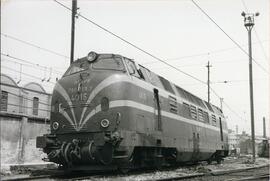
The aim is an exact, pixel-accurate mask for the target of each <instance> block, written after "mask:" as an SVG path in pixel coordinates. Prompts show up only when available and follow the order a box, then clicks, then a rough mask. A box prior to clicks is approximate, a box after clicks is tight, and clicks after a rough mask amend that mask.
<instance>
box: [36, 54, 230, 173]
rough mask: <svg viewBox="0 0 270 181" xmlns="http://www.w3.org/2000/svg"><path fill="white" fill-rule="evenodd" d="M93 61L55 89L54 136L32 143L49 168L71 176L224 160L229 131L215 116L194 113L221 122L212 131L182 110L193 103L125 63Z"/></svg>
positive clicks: (112, 58)
mask: <svg viewBox="0 0 270 181" xmlns="http://www.w3.org/2000/svg"><path fill="white" fill-rule="evenodd" d="M104 59H108V60H106V63H107V64H109V65H110V66H112V67H114V68H111V67H108V65H105V64H104V63H102V62H101V61H102V60H104ZM109 60H110V61H111V62H110V61H109ZM96 61H97V64H95V63H91V64H90V63H89V61H87V60H86V58H83V59H80V60H78V61H76V62H75V63H74V65H73V66H71V67H70V68H69V69H68V71H67V73H66V74H65V76H64V77H63V78H62V79H61V80H59V81H58V82H57V84H56V86H55V88H54V92H53V97H52V113H51V133H50V134H47V135H44V136H41V137H38V138H37V147H38V148H43V150H44V152H45V153H47V154H48V159H49V161H53V162H55V163H58V164H61V165H64V166H66V167H68V168H72V169H83V168H87V169H89V168H90V169H97V168H99V167H100V166H101V167H102V168H104V166H106V167H111V168H117V167H118V168H119V167H120V168H125V167H129V168H130V167H142V166H162V165H163V164H174V163H176V162H198V161H202V160H208V161H210V160H220V159H221V158H222V157H224V156H226V155H227V153H228V152H227V150H228V144H227V141H228V138H227V126H226V122H225V119H224V116H223V114H222V113H221V112H220V111H219V110H218V109H217V108H215V107H213V108H212V110H209V109H205V108H207V106H204V107H198V110H199V109H200V110H201V111H204V112H205V113H206V112H207V114H208V115H212V116H215V117H216V118H218V119H217V121H216V123H215V124H216V125H213V123H212V121H211V119H209V117H208V120H209V122H204V121H202V119H199V118H196V119H195V118H194V117H192V116H191V114H192V113H191V112H190V110H188V109H187V108H186V105H192V104H193V103H192V102H190V101H189V100H186V99H183V98H182V97H181V96H180V93H179V92H177V91H174V94H172V93H171V92H168V91H166V90H164V89H162V88H160V87H158V86H155V85H153V84H150V83H149V82H147V81H145V80H144V79H142V77H140V76H138V75H137V76H134V72H132V71H131V70H130V68H129V67H128V66H129V65H128V63H127V62H126V61H128V60H127V59H125V58H123V57H121V56H116V55H111V54H110V55H107V54H101V55H99V58H98V59H97V60H96ZM100 62H101V63H100ZM98 63H99V64H98ZM76 64H77V65H76ZM74 67H76V68H75V69H76V70H73V69H74ZM78 70H79V71H78ZM171 86H172V87H173V89H174V90H176V89H177V88H176V87H175V86H174V85H173V84H172V85H171ZM196 114H197V113H196Z"/></svg>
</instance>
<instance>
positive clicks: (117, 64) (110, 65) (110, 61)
mask: <svg viewBox="0 0 270 181" xmlns="http://www.w3.org/2000/svg"><path fill="white" fill-rule="evenodd" d="M93 69H103V70H104V69H105V70H120V71H122V70H124V64H123V61H122V59H121V58H120V57H108V58H100V59H97V60H96V61H95V62H94V63H93Z"/></svg>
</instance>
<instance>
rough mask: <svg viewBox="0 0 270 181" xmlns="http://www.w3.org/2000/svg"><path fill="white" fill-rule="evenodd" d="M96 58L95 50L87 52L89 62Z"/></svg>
mask: <svg viewBox="0 0 270 181" xmlns="http://www.w3.org/2000/svg"><path fill="white" fill-rule="evenodd" d="M96 58H97V54H96V53H95V52H90V53H88V55H87V60H88V61H89V62H93V61H95V60H96Z"/></svg>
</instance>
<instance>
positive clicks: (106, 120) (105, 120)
mask: <svg viewBox="0 0 270 181" xmlns="http://www.w3.org/2000/svg"><path fill="white" fill-rule="evenodd" d="M100 125H101V127H103V128H107V127H108V126H109V125H110V121H109V120H108V119H102V120H101V121H100Z"/></svg>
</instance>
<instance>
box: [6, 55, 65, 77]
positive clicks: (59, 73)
mask: <svg viewBox="0 0 270 181" xmlns="http://www.w3.org/2000/svg"><path fill="white" fill-rule="evenodd" d="M1 55H3V56H5V57H9V58H12V59H14V60H18V61H21V62H25V63H28V64H31V65H34V66H38V67H40V68H43V69H44V70H45V71H46V70H47V69H48V70H50V69H52V72H55V73H56V74H58V75H61V76H62V75H63V72H60V71H57V70H55V69H53V68H52V67H46V66H43V65H39V64H35V63H33V62H31V61H29V60H25V59H21V58H18V57H15V56H12V55H9V54H4V53H1ZM9 61H11V60H9ZM13 62H15V61H13ZM20 64H21V63H20ZM24 65H26V64H24Z"/></svg>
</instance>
